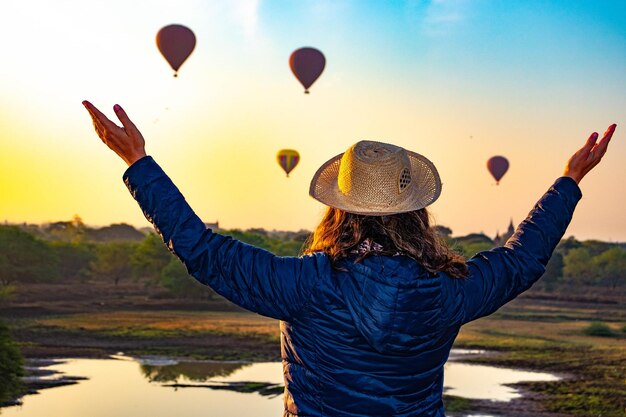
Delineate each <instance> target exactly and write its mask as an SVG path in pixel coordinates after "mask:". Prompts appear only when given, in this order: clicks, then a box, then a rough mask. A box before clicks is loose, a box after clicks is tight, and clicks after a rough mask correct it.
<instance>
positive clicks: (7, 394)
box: [0, 322, 24, 404]
mask: <svg viewBox="0 0 626 417" xmlns="http://www.w3.org/2000/svg"><path fill="white" fill-rule="evenodd" d="M23 363H24V361H23V359H22V354H21V353H20V351H19V349H18V348H17V345H16V344H15V342H14V341H13V340H12V339H11V336H10V335H9V329H8V328H7V327H6V325H5V324H4V323H2V322H0V404H2V403H4V402H7V401H10V400H12V399H14V398H16V397H17V396H19V394H20V393H21V392H22V382H21V379H20V378H21V377H22V375H24V369H23Z"/></svg>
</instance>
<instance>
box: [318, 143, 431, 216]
mask: <svg viewBox="0 0 626 417" xmlns="http://www.w3.org/2000/svg"><path fill="white" fill-rule="evenodd" d="M309 194H310V195H311V197H313V198H314V199H316V200H318V201H320V202H322V203H324V204H326V205H327V206H331V207H334V208H338V209H341V210H344V211H347V212H350V213H354V214H367V215H370V216H383V215H386V214H394V213H404V212H407V211H413V210H418V209H421V208H424V207H426V206H428V205H430V204H432V203H433V202H434V201H435V200H437V198H438V197H439V194H441V180H440V179H439V173H438V172H437V168H435V166H434V165H433V163H432V162H430V161H429V160H428V159H426V158H425V157H423V156H422V155H420V154H417V153H415V152H411V151H407V150H405V149H403V148H401V147H399V146H395V145H391V144H388V143H382V142H373V141H366V140H364V141H360V142H357V143H356V144H354V145H352V146H351V147H350V148H349V149H348V150H347V151H346V152H344V153H342V154H340V155H337V156H335V157H334V158H332V159H330V160H329V161H328V162H326V163H325V164H324V165H322V166H321V167H320V168H319V169H318V170H317V172H316V173H315V175H314V176H313V179H312V180H311V187H310V188H309Z"/></svg>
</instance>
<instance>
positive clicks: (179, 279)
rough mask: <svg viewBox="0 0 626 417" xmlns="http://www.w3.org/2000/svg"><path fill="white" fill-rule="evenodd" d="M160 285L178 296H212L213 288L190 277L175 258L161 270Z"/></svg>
mask: <svg viewBox="0 0 626 417" xmlns="http://www.w3.org/2000/svg"><path fill="white" fill-rule="evenodd" d="M160 283H161V285H162V286H163V287H164V288H167V289H168V290H169V291H170V292H171V293H172V294H174V296H175V297H179V298H204V299H206V298H209V299H210V298H212V297H213V294H214V293H213V290H211V289H210V288H209V287H207V286H205V285H202V284H200V283H199V282H198V281H196V280H195V279H194V278H193V277H191V276H190V275H189V274H188V273H187V270H186V269H185V266H184V265H183V264H182V263H181V262H180V261H179V260H178V259H176V258H171V259H170V262H169V263H168V264H167V266H165V268H163V270H162V271H161V281H160Z"/></svg>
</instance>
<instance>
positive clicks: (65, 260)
mask: <svg viewBox="0 0 626 417" xmlns="http://www.w3.org/2000/svg"><path fill="white" fill-rule="evenodd" d="M48 245H49V246H50V248H52V250H53V251H54V252H55V254H56V256H57V257H58V259H59V261H60V262H59V274H60V276H61V278H62V279H63V280H67V281H74V280H76V279H82V278H84V277H85V276H86V275H87V272H88V269H89V264H90V263H91V262H93V261H94V260H95V258H96V247H95V245H93V244H86V243H76V242H63V241H52V242H48Z"/></svg>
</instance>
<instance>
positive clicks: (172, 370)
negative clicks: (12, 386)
mask: <svg viewBox="0 0 626 417" xmlns="http://www.w3.org/2000/svg"><path fill="white" fill-rule="evenodd" d="M458 356H459V352H456V354H455V355H453V357H452V359H453V360H454V359H455V358H458ZM461 357H462V354H461ZM50 369H52V370H55V371H57V372H60V373H63V374H65V375H72V376H84V377H87V378H89V379H88V380H85V381H81V382H80V383H78V384H76V385H71V386H65V387H59V388H53V389H49V390H45V391H42V392H41V394H40V395H34V396H27V397H25V398H24V404H23V405H22V406H20V407H9V408H3V409H2V410H1V414H2V417H13V416H19V417H35V416H49V417H56V416H59V417H61V416H63V417H83V416H90V417H100V416H102V417H104V416H106V417H110V416H133V417H141V416H150V417H166V416H167V417H170V416H172V415H180V416H184V417H196V416H197V417H200V416H202V417H205V416H207V415H216V416H222V417H230V416H233V417H235V416H237V417H239V416H241V415H252V414H251V413H253V415H255V416H259V417H277V416H279V415H282V409H283V404H282V395H280V389H279V390H278V392H277V391H276V387H277V386H280V385H282V383H283V381H282V365H281V364H280V363H274V362H270V363H255V364H249V363H236V362H204V361H176V360H172V359H154V358H149V359H146V358H144V359H137V358H130V357H126V356H119V357H116V358H115V359H107V360H94V359H72V360H67V361H66V362H63V363H59V364H56V365H53V366H51V367H50ZM556 379H557V378H556V377H554V376H553V375H550V374H545V373H537V372H523V371H517V370H514V369H503V368H493V367H488V366H481V365H468V364H463V363H458V362H454V361H452V362H449V363H448V364H447V365H446V384H445V385H446V393H448V394H452V395H458V396H462V397H466V398H477V399H493V400H498V401H509V400H510V399H512V398H515V397H517V396H519V393H517V392H516V391H515V390H514V389H513V388H510V387H507V386H504V385H502V384H509V383H514V382H519V381H550V380H556ZM268 388H274V390H273V391H272V390H271V389H270V390H269V391H268ZM241 390H243V391H247V392H237V391H241ZM259 393H261V394H265V395H259Z"/></svg>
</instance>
